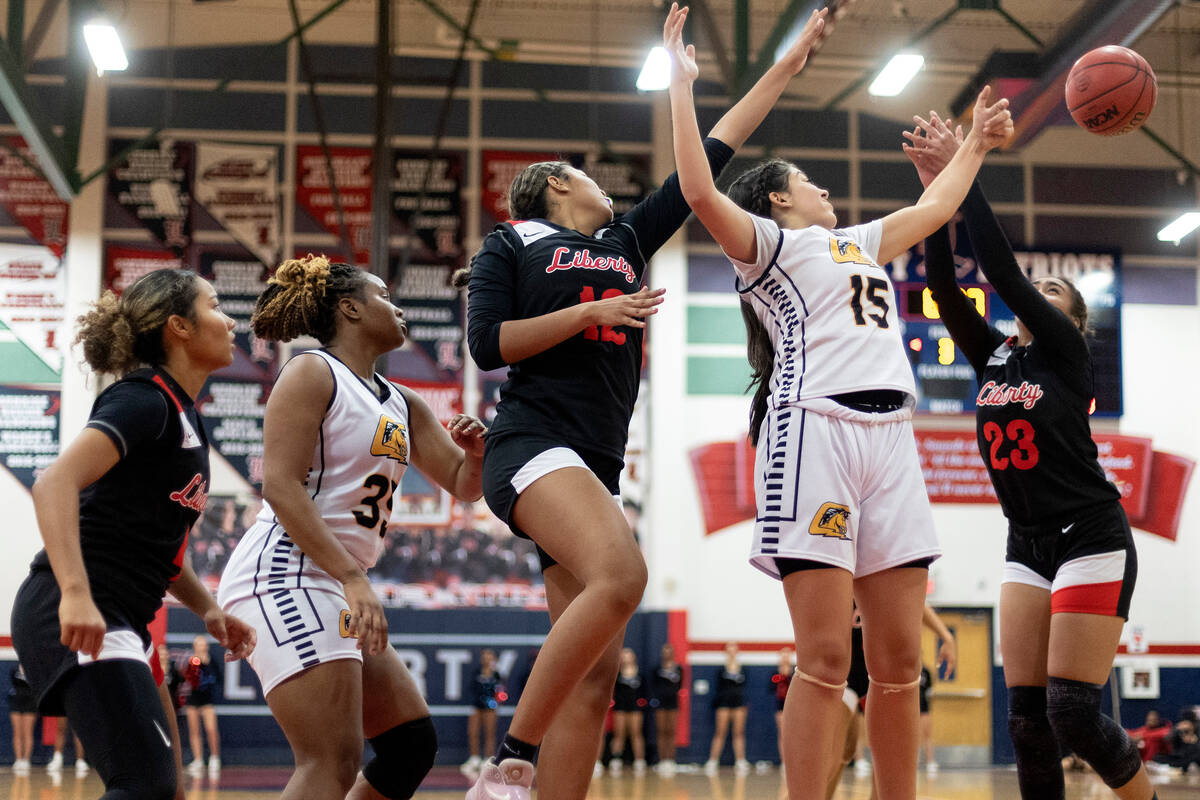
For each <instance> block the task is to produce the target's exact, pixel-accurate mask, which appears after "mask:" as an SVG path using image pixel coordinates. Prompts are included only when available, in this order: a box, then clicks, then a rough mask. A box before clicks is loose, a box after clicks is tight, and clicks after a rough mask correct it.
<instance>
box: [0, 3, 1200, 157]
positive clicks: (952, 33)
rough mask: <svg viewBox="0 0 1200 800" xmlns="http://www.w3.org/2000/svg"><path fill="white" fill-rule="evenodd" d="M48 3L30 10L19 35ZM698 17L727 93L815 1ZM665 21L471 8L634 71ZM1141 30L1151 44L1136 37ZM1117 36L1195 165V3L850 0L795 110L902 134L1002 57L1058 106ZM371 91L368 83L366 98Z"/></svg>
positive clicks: (156, 21)
mask: <svg viewBox="0 0 1200 800" xmlns="http://www.w3.org/2000/svg"><path fill="white" fill-rule="evenodd" d="M11 1H12V0H9V2H11ZM48 1H50V0H29V2H28V6H27V10H26V30H29V29H30V28H31V27H32V26H33V24H34V23H33V21H34V19H35V18H36V16H37V12H38V9H39V8H40V7H41V6H42V4H43V2H48ZM68 1H69V0H68ZM475 1H476V0H393V6H392V8H393V12H392V13H393V36H394V41H395V46H396V47H397V49H398V50H400V51H403V52H409V53H422V54H441V55H445V56H452V55H453V54H454V53H455V51H456V49H457V47H458V44H459V38H460V29H461V25H462V24H463V23H464V22H465V21H466V20H467V18H468V16H469V13H470V11H471V8H472V4H473V3H474V2H475ZM706 3H707V7H708V9H709V13H710V17H709V19H711V24H704V20H703V18H702V14H701V13H699V12H700V11H701V8H700V6H698V5H697V4H696V3H695V2H693V6H694V8H693V18H694V20H695V24H693V26H692V34H693V37H694V38H695V40H696V42H697V45H698V49H699V51H700V56H701V59H702V70H703V75H704V77H706V78H711V79H713V80H718V81H720V80H722V77H723V72H722V68H721V65H720V64H719V60H718V59H717V58H716V57H715V55H716V52H717V50H718V49H719V50H720V51H721V52H722V53H723V55H724V57H725V59H726V61H727V63H728V65H729V66H728V67H727V68H726V71H725V73H724V74H732V75H733V76H734V77H735V78H736V57H737V45H736V37H735V29H736V27H737V25H736V19H737V11H738V8H739V6H740V7H742V8H744V9H746V11H747V12H748V18H749V25H748V47H746V48H745V52H746V53H747V55H748V61H749V62H750V64H751V67H752V66H753V64H754V62H755V60H756V56H757V54H758V52H759V50H760V48H762V47H763V45H764V43H765V42H767V41H768V39H769V37H771V35H772V33H773V32H775V30H774V29H775V28H776V26H777V22H778V20H779V19H780V17H781V15H785V14H786V13H787V12H788V11H789V10H791V11H792V12H793V14H796V15H797V16H803V17H806V16H807V11H808V10H809V9H811V8H812V7H813V6H814V5H815V0H706ZM66 4H67V3H65V2H63V3H61V5H62V6H64V7H65V6H66ZM100 5H101V7H102V8H104V9H105V10H106V11H107V12H108V13H109V15H110V16H111V17H112V18H114V19H115V20H117V22H118V25H119V26H120V27H121V29H122V35H123V37H124V38H125V41H126V43H127V48H129V49H131V50H134V51H136V50H138V49H142V48H161V47H165V46H175V47H194V46H203V45H217V44H226V43H251V42H277V41H280V40H282V39H283V38H285V37H286V36H288V34H289V33H290V32H291V31H292V30H293V25H292V18H291V13H290V11H289V6H288V2H287V0H100ZM297 6H298V11H299V16H300V18H301V19H302V20H309V19H311V18H313V17H314V16H317V15H318V14H320V13H321V12H323V11H324V10H327V9H328V7H329V6H330V2H329V1H328V0H297ZM1114 8H1120V9H1122V13H1121V14H1118V15H1115V17H1114V18H1113V19H1111V20H1108V21H1107V22H1105V21H1104V20H1102V19H1101V17H1102V16H1103V15H1104V13H1105V11H1106V10H1111V9H1114ZM797 12H798V14H797ZM664 14H665V7H664V5H663V3H662V2H661V0H659V1H658V2H655V0H478V7H477V14H476V17H475V21H474V24H473V29H472V34H473V36H474V37H475V42H476V44H477V45H480V46H482V48H487V49H492V50H493V52H495V50H496V49H498V50H499V51H500V52H502V53H505V54H507V55H508V56H509V57H514V58H517V59H521V60H536V61H548V62H564V61H566V62H572V63H582V64H588V63H595V64H605V65H610V66H616V65H633V64H638V63H640V60H641V58H643V56H644V53H645V52H646V50H647V49H648V48H649V47H650V46H651V45H653V44H655V43H656V42H657V40H658V38H659V36H660V32H661V24H662V19H663V17H664ZM375 15H376V2H375V0H344V1H343V2H342V3H341V4H339V5H337V7H336V8H335V9H334V10H333V11H332V12H330V13H328V14H327V15H326V16H324V17H323V18H322V19H321V20H320V21H319V22H318V23H316V24H315V25H313V26H312V27H311V28H309V29H307V30H306V31H305V36H304V38H305V41H306V42H310V43H339V44H373V43H374V41H375V18H376V16H375ZM65 17H66V14H65V11H64V10H63V9H62V8H60V9H59V10H58V11H57V13H56V14H55V15H54V21H53V24H52V25H51V27H50V28H49V32H48V33H47V35H46V37H45V43H44V45H43V47H42V52H43V53H44V54H47V55H53V54H54V51H55V50H56V49H59V50H61V47H62V45H61V42H62V41H63V40H64V34H63V30H64V27H65ZM1139 28H1144V29H1145V30H1144V31H1140V32H1137V29H1139ZM712 30H715V31H717V35H718V36H719V37H720V47H719V48H717V47H715V46H714V44H713V40H712V36H711V35H710V33H709V32H710V31H712ZM1131 31H1135V32H1136V34H1131V33H1130V32H1131ZM922 32H927V33H926V35H924V36H923V37H922V38H921V39H920V41H919V42H917V43H916V44H914V45H913V46H914V49H916V50H918V51H919V52H921V53H923V54H924V55H925V57H926V66H925V69H924V71H923V72H922V73H921V74H920V75H919V76H918V77H917V78H916V79H915V80H914V81H913V83H912V84H911V85H910V87H909V88H908V89H907V90H906V91H905V92H904V93H902V94H901V95H900V96H898V97H896V98H873V97H870V96H869V95H868V94H867V92H866V90H865V83H866V79H869V76H870V75H871V74H872V73H873V72H874V71H875V70H876V69H877V68H878V67H879V66H880V65H881V64H882V62H883V61H885V60H886V58H887V57H888V56H890V55H891V54H892V53H893V52H895V51H896V50H898V49H900V48H901V47H904V46H905V45H908V44H910V43H912V42H913V40H914V39H916V38H917V37H918V36H919V35H920V34H921V33H922ZM1119 35H1120V36H1125V37H1126V38H1125V39H1124V41H1125V43H1126V44H1128V45H1129V46H1132V47H1134V48H1135V49H1137V50H1138V51H1139V52H1141V53H1142V54H1143V55H1144V56H1145V57H1146V58H1147V60H1148V61H1149V62H1150V63H1151V65H1152V66H1153V68H1154V69H1155V71H1156V73H1157V76H1158V81H1159V102H1158V107H1157V109H1156V111H1155V113H1154V115H1153V116H1152V119H1151V122H1150V126H1151V127H1153V128H1155V129H1156V132H1157V133H1159V135H1160V136H1161V138H1162V139H1163V140H1164V141H1165V142H1166V143H1167V144H1168V145H1169V146H1170V147H1172V148H1174V149H1175V150H1176V151H1177V152H1179V153H1181V154H1182V155H1184V157H1185V159H1190V161H1191V163H1193V164H1195V163H1200V137H1197V136H1195V135H1194V134H1187V133H1186V131H1194V130H1195V129H1196V126H1197V125H1200V0H1182V2H1170V0H856V1H855V2H852V3H850V5H849V7H848V8H847V10H846V13H845V14H844V16H843V18H842V19H841V20H840V21H839V23H838V25H837V28H836V30H835V32H834V33H833V35H832V36H831V38H830V40H829V41H828V43H827V44H826V46H825V48H824V49H823V51H822V52H821V53H820V54H819V56H818V57H817V58H816V59H815V60H814V61H813V63H812V64H811V65H810V67H809V69H807V70H806V71H805V74H804V75H803V76H802V77H801V78H800V79H798V80H797V81H795V82H794V83H793V84H792V87H791V89H790V90H789V95H790V96H791V97H792V98H793V99H794V100H795V101H796V102H799V103H801V104H803V105H806V106H807V105H811V106H813V107H829V106H830V105H831V104H834V105H835V106H836V107H837V108H842V109H848V108H858V109H868V110H870V111H871V112H872V113H875V114H878V115H880V116H885V117H891V118H895V119H897V120H905V119H908V118H910V116H911V114H913V113H915V112H922V113H923V112H925V111H928V110H929V109H930V108H938V109H940V110H946V109H948V108H950V106H951V105H952V103H953V101H954V100H955V98H956V97H958V96H959V95H964V96H965V95H967V94H970V93H971V90H970V89H969V87H970V86H971V85H972V81H973V80H974V79H976V78H978V77H980V75H981V70H982V69H983V67H984V64H985V62H987V61H988V59H989V56H991V55H992V54H993V53H994V52H996V51H1009V52H1024V53H1026V54H1028V55H1027V56H1025V58H1026V59H1033V60H1034V61H1036V57H1037V56H1038V55H1039V54H1040V55H1041V56H1042V62H1043V63H1042V65H1041V68H1040V69H1041V73H1042V74H1041V75H1040V76H1038V75H1035V76H1034V78H1033V82H1032V83H1030V82H1028V81H1026V82H1025V83H1021V84H1014V85H1012V86H1013V87H1014V90H1018V89H1021V90H1028V91H1030V92H1031V93H1032V95H1034V96H1035V95H1036V94H1037V90H1038V89H1039V88H1040V90H1041V94H1042V95H1043V96H1044V97H1045V98H1048V99H1057V98H1061V86H1059V87H1053V86H1046V85H1042V86H1040V87H1039V86H1038V85H1036V84H1037V83H1038V81H1039V80H1041V82H1042V83H1043V84H1045V83H1047V82H1049V81H1050V80H1052V79H1053V77H1054V74H1055V73H1056V72H1057V73H1058V74H1060V75H1061V74H1062V72H1063V71H1065V67H1064V68H1063V70H1056V69H1055V66H1056V65H1061V64H1063V63H1065V64H1066V65H1067V66H1069V64H1070V62H1071V60H1073V55H1071V57H1070V58H1069V59H1068V60H1066V61H1065V62H1063V57H1065V56H1063V57H1060V58H1058V59H1057V60H1055V58H1054V56H1055V54H1056V53H1059V54H1061V53H1063V52H1064V51H1067V52H1068V53H1069V51H1070V50H1071V48H1072V47H1074V48H1075V50H1078V49H1079V42H1081V41H1087V42H1089V43H1090V42H1091V41H1092V40H1090V39H1088V37H1089V36H1095V37H1099V38H1097V39H1095V44H1106V43H1113V42H1117V41H1122V40H1121V39H1119V38H1117V37H1118V36H1119ZM1035 39H1036V40H1037V42H1038V43H1040V45H1039V44H1038V43H1035ZM472 52H473V56H474V57H485V56H483V55H482V53H483V50H482V49H481V48H480V47H474V48H472ZM1018 58H1021V57H1018ZM750 77H751V78H752V77H753V74H752V73H750ZM986 77H989V78H995V77H997V76H995V75H991V76H986ZM1001 77H1002V76H1001ZM370 80H371V76H366V75H364V82H368V81H370ZM859 81H861V82H862V84H861V85H858V82H859ZM856 87H857V88H856ZM531 88H538V89H542V90H547V89H549V90H553V89H554V87H553V86H543V87H531ZM1035 100H1036V97H1034V99H1033V100H1030V101H1029V102H1034V101H1035ZM1036 122H1037V121H1036V120H1034V121H1032V122H1031V124H1030V125H1029V131H1028V132H1027V136H1026V141H1027V142H1028V141H1032V140H1033V139H1034V138H1036V137H1037V135H1038V131H1039V130H1040V126H1039V125H1037V124H1036ZM1126 138H1129V137H1126ZM1189 140H1191V141H1189ZM1139 147H1140V145H1139ZM1099 148H1100V149H1101V150H1104V148H1105V146H1104V145H1099ZM1150 150H1151V151H1154V152H1156V153H1157V154H1158V155H1160V156H1165V157H1166V158H1167V161H1168V162H1170V161H1172V160H1173V159H1174V160H1176V161H1177V160H1178V159H1175V158H1174V157H1171V156H1167V155H1166V154H1165V151H1163V150H1161V149H1160V148H1157V147H1153V146H1151V147H1150ZM1140 152H1148V151H1145V150H1142V151H1140ZM1151 160H1158V159H1157V158H1153V159H1151Z"/></svg>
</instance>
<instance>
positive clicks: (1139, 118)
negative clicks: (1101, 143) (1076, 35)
mask: <svg viewBox="0 0 1200 800" xmlns="http://www.w3.org/2000/svg"><path fill="white" fill-rule="evenodd" d="M1157 97H1158V80H1157V79H1156V78H1155V77H1154V70H1152V69H1150V65H1149V64H1147V63H1146V59H1144V58H1142V57H1141V56H1140V55H1138V54H1137V53H1135V52H1134V51H1132V50H1130V49H1129V48H1128V47H1120V46H1119V45H1115V44H1110V45H1106V46H1104V47H1097V48H1096V49H1095V50H1091V51H1089V52H1087V53H1084V54H1083V55H1082V56H1081V57H1080V58H1079V60H1078V61H1076V62H1075V64H1074V65H1073V66H1072V67H1071V71H1070V73H1068V74H1067V110H1068V111H1070V112H1071V117H1072V118H1073V119H1074V120H1075V122H1077V123H1078V124H1079V127H1081V128H1083V129H1084V130H1086V131H1090V132H1091V133H1098V134H1100V135H1101V136H1118V135H1120V134H1122V133H1128V132H1129V131H1131V130H1134V129H1135V128H1138V127H1140V126H1141V125H1142V123H1143V122H1145V121H1146V119H1147V118H1148V117H1149V116H1150V112H1151V111H1153V110H1154V101H1155V100H1156V99H1157Z"/></svg>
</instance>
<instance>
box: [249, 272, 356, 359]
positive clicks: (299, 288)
mask: <svg viewBox="0 0 1200 800" xmlns="http://www.w3.org/2000/svg"><path fill="white" fill-rule="evenodd" d="M366 284H367V273H365V272H364V271H363V270H361V269H359V268H358V267H355V266H352V265H350V264H342V263H330V261H329V259H328V258H326V257H325V256H314V255H313V254H312V253H309V254H308V255H307V256H305V257H304V258H291V259H288V260H287V261H284V262H283V263H282V264H280V265H279V268H278V269H277V270H275V274H274V275H273V276H271V279H270V280H269V281H267V288H266V289H264V290H263V292H262V294H260V295H259V296H258V300H257V301H256V302H255V304H254V314H253V316H251V317H250V329H251V330H253V331H254V335H255V336H257V337H258V338H260V339H266V340H269V341H274V342H290V341H291V340H292V339H295V338H296V337H297V336H301V335H308V336H312V337H313V338H315V339H316V340H317V341H319V342H320V343H321V344H329V343H330V342H331V341H333V337H334V336H335V335H337V315H336V313H335V312H336V310H337V303H338V300H340V299H341V298H343V297H348V296H350V295H355V296H358V297H361V296H362V292H363V287H365V286H366Z"/></svg>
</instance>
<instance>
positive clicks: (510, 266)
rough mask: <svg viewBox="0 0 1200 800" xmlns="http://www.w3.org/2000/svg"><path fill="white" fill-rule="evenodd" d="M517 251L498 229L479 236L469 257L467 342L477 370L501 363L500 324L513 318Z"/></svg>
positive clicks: (495, 367) (497, 366) (498, 366)
mask: <svg viewBox="0 0 1200 800" xmlns="http://www.w3.org/2000/svg"><path fill="white" fill-rule="evenodd" d="M516 263H517V251H516V250H515V248H514V247H513V246H512V244H511V243H509V242H508V241H507V240H506V239H505V238H504V234H502V233H500V231H493V232H492V233H490V234H488V236H487V238H486V239H484V240H483V246H482V247H480V248H479V252H478V253H476V254H475V255H474V256H473V257H472V258H471V282H470V284H468V290H467V345H468V346H469V347H470V350H471V358H473V359H475V363H476V364H478V365H479V368H480V369H481V370H485V371H487V370H493V369H499V368H500V367H503V366H504V363H505V362H504V359H503V358H502V357H501V355H500V326H501V324H503V323H504V322H506V321H507V320H510V319H512V318H513V314H514V305H515V303H514V300H515V289H516V279H515V270H516Z"/></svg>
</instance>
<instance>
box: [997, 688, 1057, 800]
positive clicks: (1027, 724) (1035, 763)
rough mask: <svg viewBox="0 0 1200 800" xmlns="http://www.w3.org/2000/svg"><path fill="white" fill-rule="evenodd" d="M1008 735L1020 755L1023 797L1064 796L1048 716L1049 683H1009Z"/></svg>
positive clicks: (1019, 770) (1018, 779)
mask: <svg viewBox="0 0 1200 800" xmlns="http://www.w3.org/2000/svg"><path fill="white" fill-rule="evenodd" d="M1008 735H1009V736H1010V737H1011V738H1012V743H1013V751H1014V752H1015V753H1016V755H1017V783H1018V785H1019V786H1020V788H1021V797H1039V798H1041V797H1044V798H1046V799H1047V800H1063V797H1064V796H1065V793H1066V787H1065V786H1064V784H1063V773H1062V763H1061V762H1060V761H1059V760H1058V742H1057V740H1056V739H1055V738H1054V730H1053V729H1052V728H1051V727H1050V720H1049V719H1047V718H1046V687H1045V686H1010V687H1009V689H1008Z"/></svg>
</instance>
